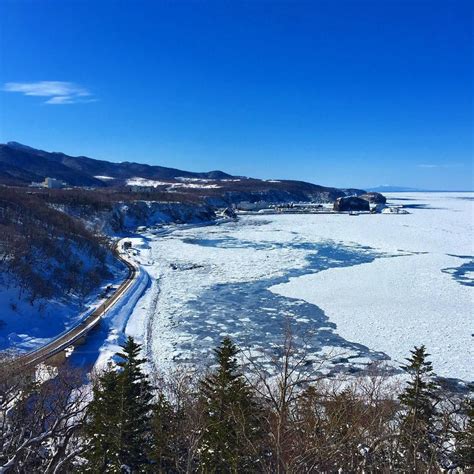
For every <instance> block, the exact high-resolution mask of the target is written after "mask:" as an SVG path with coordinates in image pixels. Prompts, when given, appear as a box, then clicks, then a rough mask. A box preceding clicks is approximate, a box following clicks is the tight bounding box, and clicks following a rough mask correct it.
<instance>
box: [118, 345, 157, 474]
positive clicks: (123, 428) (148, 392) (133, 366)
mask: <svg viewBox="0 0 474 474" xmlns="http://www.w3.org/2000/svg"><path fill="white" fill-rule="evenodd" d="M122 348H123V352H120V353H118V354H116V355H117V356H118V357H119V358H120V359H121V360H120V361H119V362H118V364H117V365H118V366H119V367H120V368H121V369H122V370H121V372H120V374H119V381H120V383H119V402H120V404H119V406H118V407H117V408H118V410H119V412H120V425H119V428H120V441H121V442H120V459H121V461H122V463H123V464H124V465H125V466H128V468H129V469H131V470H132V472H137V471H138V470H139V469H140V467H143V466H144V465H145V464H146V463H147V455H148V452H149V448H150V444H151V440H150V433H151V425H150V423H151V415H152V406H151V400H152V398H153V395H152V388H151V385H150V382H149V381H148V377H147V376H146V374H144V373H143V371H142V368H141V366H142V365H143V364H144V363H145V362H146V360H145V359H140V358H139V354H140V350H141V345H140V344H137V343H136V342H135V341H134V340H133V338H132V337H129V338H128V339H127V342H126V343H125V344H124V345H123V346H122Z"/></svg>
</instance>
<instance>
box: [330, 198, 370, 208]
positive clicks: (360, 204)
mask: <svg viewBox="0 0 474 474" xmlns="http://www.w3.org/2000/svg"><path fill="white" fill-rule="evenodd" d="M334 210H335V211H336V212H344V211H370V205H369V201H367V200H365V199H361V198H360V197H356V196H348V197H340V198H337V199H336V201H335V202H334Z"/></svg>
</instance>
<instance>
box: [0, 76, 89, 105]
mask: <svg viewBox="0 0 474 474" xmlns="http://www.w3.org/2000/svg"><path fill="white" fill-rule="evenodd" d="M3 90H4V91H5V92H19V93H21V94H24V95H28V96H35V97H48V100H46V101H45V104H52V105H63V104H77V103H80V102H82V103H83V102H94V101H95V99H94V98H93V97H92V93H91V92H90V91H88V90H87V89H86V88H85V87H82V86H80V85H78V84H75V83H74V82H63V81H39V82H7V83H6V84H4V86H3Z"/></svg>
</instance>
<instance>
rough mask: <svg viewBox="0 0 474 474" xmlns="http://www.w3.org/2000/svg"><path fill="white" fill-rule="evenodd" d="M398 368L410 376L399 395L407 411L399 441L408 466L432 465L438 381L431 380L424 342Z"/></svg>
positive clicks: (415, 467)
mask: <svg viewBox="0 0 474 474" xmlns="http://www.w3.org/2000/svg"><path fill="white" fill-rule="evenodd" d="M410 352H411V354H412V356H411V357H410V358H408V359H407V361H408V363H407V364H406V365H403V366H402V367H401V368H402V369H403V370H404V371H405V372H406V373H407V374H408V375H409V376H410V380H409V381H408V383H407V387H406V388H405V390H404V391H403V392H402V394H401V395H400V396H399V400H400V402H401V404H402V406H404V407H405V409H406V413H405V415H404V418H403V420H402V424H401V433H400V441H401V443H402V445H403V446H404V448H405V457H406V462H407V463H408V466H409V468H410V470H414V471H419V470H420V468H421V463H424V464H425V466H426V464H429V465H431V463H432V461H433V452H434V441H435V428H434V424H435V415H436V411H435V405H436V401H437V397H436V391H437V389H438V385H437V384H436V383H435V382H434V373H433V368H432V366H431V362H429V361H427V357H428V356H429V354H427V353H426V349H425V346H421V347H415V349H414V350H413V351H410Z"/></svg>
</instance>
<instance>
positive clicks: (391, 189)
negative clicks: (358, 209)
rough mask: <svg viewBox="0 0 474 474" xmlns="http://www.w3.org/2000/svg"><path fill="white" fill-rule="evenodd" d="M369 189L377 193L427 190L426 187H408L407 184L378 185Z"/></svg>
mask: <svg viewBox="0 0 474 474" xmlns="http://www.w3.org/2000/svg"><path fill="white" fill-rule="evenodd" d="M367 191H370V192H375V193H410V192H421V191H426V190H425V189H417V188H407V187H406V186H376V187H375V188H367Z"/></svg>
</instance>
